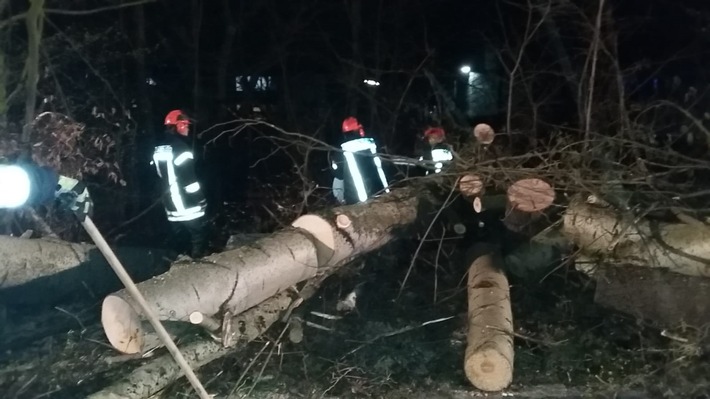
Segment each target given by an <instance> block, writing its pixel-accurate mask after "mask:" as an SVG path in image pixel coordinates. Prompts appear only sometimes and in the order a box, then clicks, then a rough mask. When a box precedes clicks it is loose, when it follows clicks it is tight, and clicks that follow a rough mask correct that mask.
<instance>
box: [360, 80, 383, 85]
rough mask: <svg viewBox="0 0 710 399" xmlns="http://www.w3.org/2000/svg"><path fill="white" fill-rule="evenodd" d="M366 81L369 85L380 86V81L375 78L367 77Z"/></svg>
mask: <svg viewBox="0 0 710 399" xmlns="http://www.w3.org/2000/svg"><path fill="white" fill-rule="evenodd" d="M364 83H365V84H366V85H368V86H379V85H380V82H378V81H376V80H373V79H365V80H364Z"/></svg>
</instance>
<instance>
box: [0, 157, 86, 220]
mask: <svg viewBox="0 0 710 399" xmlns="http://www.w3.org/2000/svg"><path fill="white" fill-rule="evenodd" d="M53 199H58V200H59V203H60V204H61V205H62V206H63V207H65V208H66V209H68V210H70V211H72V212H73V213H74V214H75V215H76V216H77V218H79V220H80V221H84V219H85V218H86V216H87V215H89V214H90V213H91V211H92V210H93V202H92V201H91V196H90V195H89V190H88V189H87V188H86V185H85V184H84V183H82V182H81V181H79V180H76V179H72V178H70V177H66V176H61V175H58V174H57V172H55V171H54V170H53V169H51V168H48V167H46V166H44V167H41V166H37V165H35V164H33V163H24V162H21V163H15V164H2V165H0V208H17V207H21V206H25V205H31V206H32V205H42V204H46V203H48V202H49V201H51V200H53Z"/></svg>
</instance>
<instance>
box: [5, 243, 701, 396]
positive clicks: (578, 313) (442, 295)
mask: <svg viewBox="0 0 710 399" xmlns="http://www.w3.org/2000/svg"><path fill="white" fill-rule="evenodd" d="M408 250H409V247H407V246H406V245H405V246H402V245H395V246H392V247H389V248H387V249H385V250H384V251H382V252H381V253H379V254H377V255H374V256H370V257H368V258H366V259H365V260H363V261H358V262H356V263H355V264H354V265H353V266H351V267H349V268H348V269H347V271H346V272H343V273H341V274H339V275H337V276H333V277H331V278H330V279H329V280H327V281H326V283H325V284H324V286H323V287H322V288H321V290H320V292H319V294H318V295H317V296H316V297H313V298H311V300H309V301H308V302H307V303H306V304H305V305H303V306H302V307H301V308H300V309H299V310H298V315H299V316H301V317H302V318H303V319H304V320H305V321H308V322H311V323H314V324H316V325H317V326H305V327H304V328H305V330H304V339H303V341H302V342H301V343H298V344H295V343H292V342H290V341H289V340H288V339H287V338H283V339H282V340H280V341H278V342H277V341H276V338H277V337H278V336H279V335H281V332H282V329H283V325H274V326H273V327H272V328H271V329H270V330H269V332H268V333H267V334H266V336H263V337H261V338H260V339H258V340H257V341H255V342H252V343H251V344H250V345H248V346H247V347H245V348H242V349H239V350H237V351H235V352H234V353H232V354H230V355H228V356H226V357H223V358H221V359H219V360H217V361H215V362H213V363H211V364H209V365H207V366H206V367H203V368H202V369H200V370H199V372H198V376H199V377H200V378H201V380H202V381H203V383H204V384H205V385H206V387H207V390H208V391H209V392H210V393H214V394H217V397H220V398H242V397H243V398H329V397H339V398H365V397H366V398H426V399H434V398H471V397H482V396H485V397H489V398H495V397H511V396H515V397H521V398H546V397H559V398H566V397H619V398H621V397H623V398H645V397H649V398H656V397H683V398H702V397H708V396H709V394H710V377H709V376H710V362H709V361H708V360H709V359H708V354H707V351H703V348H702V346H701V345H700V344H699V343H698V342H699V341H698V340H699V336H698V334H695V335H693V334H691V333H690V331H689V330H685V331H683V330H674V334H675V335H673V338H668V337H664V336H662V335H661V333H660V330H658V329H655V328H652V327H651V326H649V325H647V324H646V323H644V322H642V321H637V320H635V319H633V318H631V317H628V316H625V315H622V314H618V313H614V312H612V311H609V310H608V309H604V308H601V307H599V306H598V305H595V304H594V302H593V299H592V298H593V290H594V284H593V282H592V281H590V280H589V279H588V278H587V277H586V276H584V275H581V274H579V273H577V272H574V271H570V270H568V269H566V268H559V269H558V270H556V271H554V272H552V273H549V272H548V271H546V272H545V273H542V274H539V275H534V276H526V277H525V278H511V295H512V301H513V314H514V317H515V328H516V334H517V336H516V339H515V374H514V383H513V385H512V386H511V387H510V389H508V390H506V391H504V392H501V393H498V394H484V393H481V392H479V391H477V390H475V389H474V388H472V387H471V386H470V384H469V383H468V381H467V380H466V378H465V376H464V373H463V368H462V364H463V352H464V349H465V339H466V338H465V323H466V321H465V312H466V296H465V286H464V283H463V281H464V280H463V278H464V276H465V271H466V270H465V269H466V268H465V267H463V266H462V265H461V264H460V259H457V258H456V255H455V254H452V255H450V256H448V255H447V256H440V261H439V263H438V264H439V266H438V267H436V268H435V267H433V266H432V265H434V264H436V263H434V262H433V259H435V256H436V251H430V250H427V249H426V248H425V252H424V253H423V254H422V256H421V259H420V260H419V261H418V262H416V263H415V265H414V269H413V271H412V273H411V276H410V278H409V279H408V281H407V285H406V286H405V288H404V289H403V290H401V293H400V284H401V282H402V281H403V278H404V275H405V273H406V271H407V268H408V267H409V264H410V258H409V257H408V256H403V255H402V254H403V253H406V251H408ZM353 290H355V291H356V292H357V309H356V310H355V311H353V312H351V313H348V314H345V315H341V316H342V318H341V319H339V320H330V319H324V318H322V317H319V316H317V315H316V314H313V313H312V312H314V311H315V312H321V313H325V314H330V315H338V312H337V310H336V304H337V302H338V301H339V300H341V299H343V298H344V297H345V296H346V295H347V294H348V293H350V292H352V291H353ZM99 303H100V301H99V300H98V299H96V300H93V301H91V302H87V303H74V304H67V305H66V306H61V307H56V308H52V309H44V310H38V309H7V311H6V315H4V316H3V317H4V318H5V320H6V322H5V323H4V324H3V327H4V334H3V341H2V352H0V353H1V354H2V355H1V357H0V392H2V393H3V394H2V395H1V397H2V398H80V397H84V396H86V395H87V394H89V393H92V392H95V391H97V390H98V389H100V388H102V387H104V386H107V385H108V384H110V383H111V381H115V380H117V379H118V378H119V377H120V376H122V375H125V374H126V373H128V372H129V371H130V370H131V369H133V368H135V367H136V366H137V365H139V364H140V363H141V362H142V361H143V360H126V359H125V358H124V357H122V356H120V355H119V354H117V353H116V352H114V351H113V350H111V349H110V348H109V347H108V344H107V342H106V339H105V337H104V336H103V333H102V331H101V329H100V324H99V323H98V311H99V308H98V305H99ZM427 322H430V323H428V324H427ZM283 336H284V337H286V336H288V334H283ZM681 341H686V342H681ZM267 344H268V345H267ZM706 349H707V348H706ZM161 397H164V398H181V397H194V392H193V391H192V390H191V388H190V386H189V385H188V384H187V382H186V381H185V380H184V379H181V380H180V381H178V382H177V383H175V384H173V385H172V386H170V387H169V388H168V389H166V390H165V391H164V392H163V393H162V396H161Z"/></svg>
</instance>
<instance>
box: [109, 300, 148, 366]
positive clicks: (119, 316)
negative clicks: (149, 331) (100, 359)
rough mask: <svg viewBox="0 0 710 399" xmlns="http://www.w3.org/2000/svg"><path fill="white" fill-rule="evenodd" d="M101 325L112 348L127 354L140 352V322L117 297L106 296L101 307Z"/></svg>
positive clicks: (134, 313)
mask: <svg viewBox="0 0 710 399" xmlns="http://www.w3.org/2000/svg"><path fill="white" fill-rule="evenodd" d="M101 324H102V325H103V328H104V332H105V333H106V337H107V338H108V340H109V342H110V343H111V345H113V347H114V348H116V349H118V350H119V351H121V352H123V353H127V354H134V353H139V352H140V351H141V348H142V346H143V334H142V330H141V321H140V318H139V317H138V314H137V313H136V312H135V311H134V310H133V308H132V307H131V305H129V304H128V302H126V301H124V300H123V299H122V298H120V297H118V296H114V295H109V296H107V297H106V298H105V299H104V302H103V305H102V306H101Z"/></svg>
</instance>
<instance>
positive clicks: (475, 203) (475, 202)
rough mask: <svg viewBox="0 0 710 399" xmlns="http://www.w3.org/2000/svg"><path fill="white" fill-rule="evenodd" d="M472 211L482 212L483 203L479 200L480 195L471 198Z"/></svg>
mask: <svg viewBox="0 0 710 399" xmlns="http://www.w3.org/2000/svg"><path fill="white" fill-rule="evenodd" d="M473 211H474V212H476V213H481V212H483V203H482V202H481V197H476V198H474V199H473Z"/></svg>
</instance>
